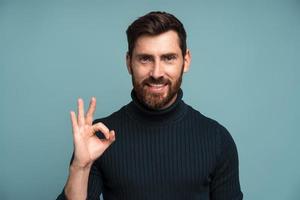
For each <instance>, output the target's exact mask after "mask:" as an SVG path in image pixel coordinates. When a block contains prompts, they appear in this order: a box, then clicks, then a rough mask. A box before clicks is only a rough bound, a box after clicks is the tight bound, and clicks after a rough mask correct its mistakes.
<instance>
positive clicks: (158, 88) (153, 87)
mask: <svg viewBox="0 0 300 200" xmlns="http://www.w3.org/2000/svg"><path fill="white" fill-rule="evenodd" d="M167 86H168V84H153V83H148V84H147V87H148V88H149V90H150V91H151V92H163V91H164V90H165V89H166V88H167Z"/></svg>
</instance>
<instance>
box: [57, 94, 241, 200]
mask: <svg viewBox="0 0 300 200" xmlns="http://www.w3.org/2000/svg"><path fill="white" fill-rule="evenodd" d="M131 96H132V99H133V101H132V102H130V103H129V104H128V105H126V106H124V107H122V108H121V109H120V110H119V111H117V112H115V113H113V114H112V115H110V116H109V117H106V118H102V119H97V120H95V121H94V123H97V122H100V121H101V122H103V123H104V124H105V125H107V126H108V128H109V129H113V130H115V133H116V140H115V142H114V143H113V144H112V145H111V146H110V147H109V148H108V149H107V150H106V151H105V152H104V153H103V155H102V156H101V157H100V158H98V160H96V161H95V162H94V164H93V166H92V169H91V172H90V176H89V184H88V199H93V200H94V199H97V200H98V199H99V196H100V194H101V193H102V194H103V198H104V200H121V199H122V200H146V199H147V200H148V199H151V200H160V199H162V200H177V199H178V200H208V199H210V200H240V199H242V198H243V194H242V192H241V190H240V184H239V167H238V154H237V149H236V146H235V143H234V141H233V139H232V137H231V136H230V134H229V132H228V131H227V130H226V129H225V128H224V127H223V126H222V125H220V124H219V123H218V122H216V121H214V120H212V119H210V118H207V117H205V116H204V115H202V114H201V113H200V112H198V111H196V110H194V109H193V108H192V107H190V106H188V105H187V104H185V103H184V102H183V101H182V91H181V90H180V91H179V93H178V95H177V99H176V102H175V103H174V104H172V105H171V106H170V107H169V108H167V109H165V110H159V111H157V110H150V109H149V108H147V107H145V106H144V105H143V104H142V103H140V102H139V100H138V99H137V98H136V95H135V93H134V92H132V93H131ZM97 135H98V136H99V137H101V138H103V135H102V134H100V133H97ZM58 199H65V196H64V193H62V194H61V195H60V196H59V197H58Z"/></svg>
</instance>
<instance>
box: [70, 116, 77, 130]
mask: <svg viewBox="0 0 300 200" xmlns="http://www.w3.org/2000/svg"><path fill="white" fill-rule="evenodd" d="M70 117H71V123H72V129H73V133H75V131H77V128H78V124H77V119H76V114H75V112H74V111H71V112H70Z"/></svg>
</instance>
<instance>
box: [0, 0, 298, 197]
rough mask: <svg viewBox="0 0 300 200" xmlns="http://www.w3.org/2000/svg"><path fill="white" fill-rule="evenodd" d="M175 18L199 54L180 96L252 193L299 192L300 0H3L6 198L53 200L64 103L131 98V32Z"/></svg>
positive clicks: (112, 104)
mask: <svg viewBox="0 0 300 200" xmlns="http://www.w3.org/2000/svg"><path fill="white" fill-rule="evenodd" d="M151 10H165V11H168V12H171V13H173V14H175V15H176V16H177V17H178V18H179V19H180V20H181V21H182V22H183V24H184V25H185V28H186V30H187V33H188V46H189V47H190V49H191V52H192V64H191V69H190V71H189V72H188V73H187V74H185V76H184V80H183V86H182V88H183V91H184V100H185V102H187V103H188V104H190V105H192V106H193V107H194V108H196V109H198V110H199V111H200V112H202V113H203V114H205V115H207V116H209V117H211V118H214V119H216V120H217V121H219V122H220V123H221V124H223V125H224V126H225V127H227V129H228V130H229V131H230V132H231V134H232V136H233V138H234V139H235V142H236V144H237V146H238V151H239V159H240V181H241V187H242V190H243V192H244V196H245V199H255V200H257V199H272V200H296V199H300V194H299V189H300V157H299V153H300V145H299V140H300V128H299V122H300V121H299V119H300V114H299V113H300V109H299V107H300V106H299V102H300V87H299V86H300V78H299V75H300V73H299V72H300V70H299V68H300V2H299V0H293V1H292V0H286V1H284V0H282V1H276V0H275V1H266V0H254V1H233V0H230V1H204V0H203V1H186V2H184V1H167V0H164V1H158V0H157V1H154V0H153V1H126V2H125V1H116V0H115V1H110V2H106V1H100V0H99V1H96V0H92V1H58V0H57V1H6V0H0V91H1V98H0V106H1V109H0V123H1V124H0V129H1V131H0V137H1V138H0V159H1V160H0V199H5V200H13V199H54V198H56V196H57V195H58V194H59V193H60V192H61V190H62V188H63V186H64V184H65V182H66V178H67V175H68V164H69V160H70V156H71V153H72V149H73V144H72V135H71V126H70V120H69V111H70V110H72V109H75V108H76V99H77V98H78V97H82V98H84V99H85V100H86V102H85V103H86V105H87V103H88V100H89V99H90V97H91V96H96V97H97V100H98V104H97V106H98V108H97V112H96V117H103V116H106V115H108V114H110V113H112V112H113V111H115V110H117V109H119V108H120V107H121V106H122V105H124V104H126V103H127V102H129V101H130V95H129V93H130V90H131V79H130V76H129V74H128V73H127V70H126V67H125V53H126V50H127V43H126V36H125V30H126V28H127V26H128V25H129V24H130V23H131V22H132V21H133V20H135V19H136V18H137V17H138V16H141V15H144V14H145V13H147V12H149V11H151Z"/></svg>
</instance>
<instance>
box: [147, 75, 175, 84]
mask: <svg viewBox="0 0 300 200" xmlns="http://www.w3.org/2000/svg"><path fill="white" fill-rule="evenodd" d="M142 84H143V85H149V84H163V85H166V84H171V81H170V80H169V79H166V78H164V77H159V78H157V79H156V78H153V77H152V76H150V77H148V78H146V79H145V80H144V81H143V82H142Z"/></svg>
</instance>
